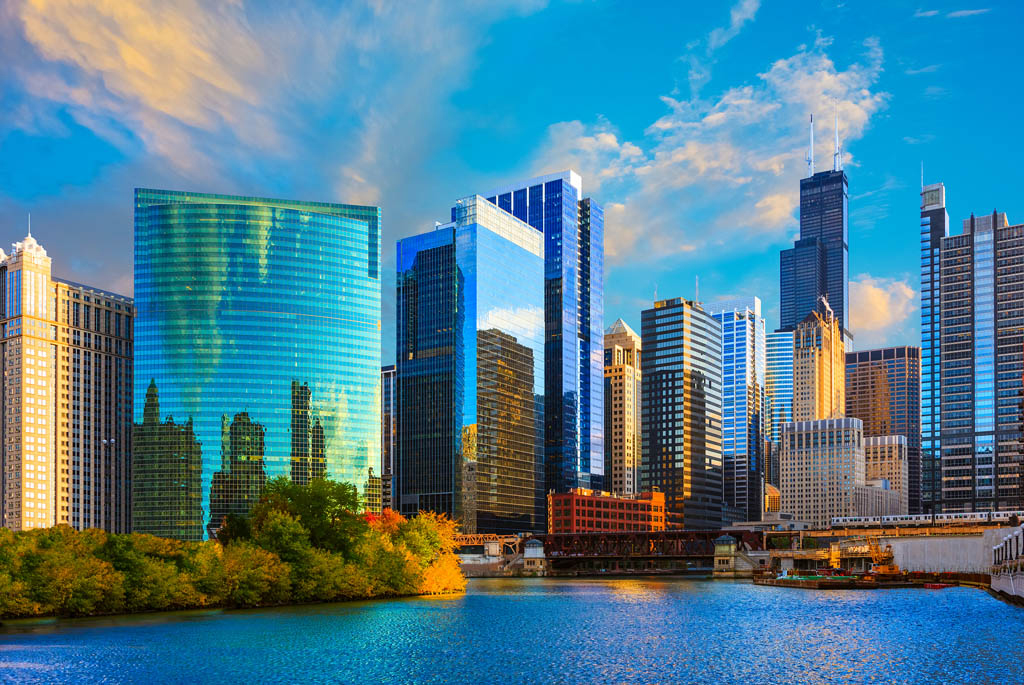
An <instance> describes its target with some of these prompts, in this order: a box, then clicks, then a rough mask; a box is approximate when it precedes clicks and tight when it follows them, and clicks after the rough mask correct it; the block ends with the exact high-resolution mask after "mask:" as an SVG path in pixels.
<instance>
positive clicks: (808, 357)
mask: <svg viewBox="0 0 1024 685" xmlns="http://www.w3.org/2000/svg"><path fill="white" fill-rule="evenodd" d="M844 350H845V348H844V344H843V335H842V329H841V328H840V327H839V320H838V319H836V318H835V317H834V316H833V315H832V314H831V312H828V311H826V313H825V315H824V316H822V315H821V314H818V313H817V312H811V313H810V314H808V315H807V318H805V319H804V320H803V321H802V322H800V324H799V325H798V326H797V327H796V330H795V331H794V332H793V420H794V421H817V420H819V419H831V418H837V417H841V416H843V415H844V413H845V407H846V353H845V351H844Z"/></svg>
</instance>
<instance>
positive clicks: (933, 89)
mask: <svg viewBox="0 0 1024 685" xmlns="http://www.w3.org/2000/svg"><path fill="white" fill-rule="evenodd" d="M947 95H949V90H947V89H946V88H944V87H942V86H928V87H927V88H925V89H924V96H925V97H926V98H928V99H929V100H938V99H940V98H944V97H946V96H947Z"/></svg>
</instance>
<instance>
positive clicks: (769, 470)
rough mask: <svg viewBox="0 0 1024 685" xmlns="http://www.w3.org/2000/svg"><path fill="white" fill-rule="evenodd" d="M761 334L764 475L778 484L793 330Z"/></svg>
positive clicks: (788, 415) (789, 411) (788, 410)
mask: <svg viewBox="0 0 1024 685" xmlns="http://www.w3.org/2000/svg"><path fill="white" fill-rule="evenodd" d="M765 338H766V344H765V416H766V417H767V421H768V424H769V427H768V431H767V433H768V437H769V438H770V441H769V444H770V446H769V454H768V455H767V458H766V460H765V462H766V464H765V479H766V480H767V481H768V482H769V483H771V484H772V485H774V486H776V487H778V485H779V454H780V451H779V448H780V444H781V443H780V440H781V438H782V426H783V425H784V424H787V423H789V422H790V421H792V420H793V333H792V331H776V332H775V333H768V334H767V335H766V336H765Z"/></svg>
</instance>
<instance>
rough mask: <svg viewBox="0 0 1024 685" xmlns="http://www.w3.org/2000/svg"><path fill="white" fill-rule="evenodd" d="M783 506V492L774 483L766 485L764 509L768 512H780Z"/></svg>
mask: <svg viewBox="0 0 1024 685" xmlns="http://www.w3.org/2000/svg"><path fill="white" fill-rule="evenodd" d="M781 508H782V494H781V493H780V492H779V489H778V488H777V487H775V486H774V485H765V486H764V510H765V512H766V513H768V512H771V513H778V512H779V510H780V509H781Z"/></svg>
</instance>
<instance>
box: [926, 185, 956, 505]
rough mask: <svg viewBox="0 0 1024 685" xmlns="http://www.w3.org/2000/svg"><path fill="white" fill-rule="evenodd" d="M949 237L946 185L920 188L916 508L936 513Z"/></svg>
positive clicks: (939, 464)
mask: <svg viewBox="0 0 1024 685" xmlns="http://www.w3.org/2000/svg"><path fill="white" fill-rule="evenodd" d="M947 237H949V214H948V213H947V212H946V187H945V186H944V185H943V184H941V183H935V184H932V185H927V186H924V187H923V188H922V189H921V511H922V513H925V514H931V513H937V512H939V511H940V510H941V509H940V504H941V500H942V403H941V394H942V393H941V384H940V379H941V376H942V340H941V335H942V330H941V328H940V319H941V314H942V311H941V309H942V308H941V306H940V304H941V303H940V293H941V280H942V263H941V259H940V257H941V250H942V240H943V238H947Z"/></svg>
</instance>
